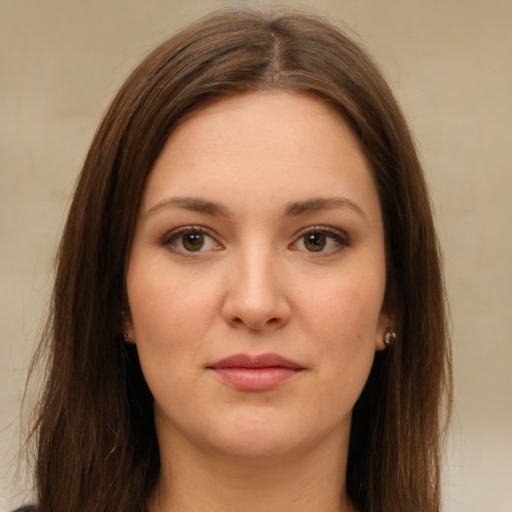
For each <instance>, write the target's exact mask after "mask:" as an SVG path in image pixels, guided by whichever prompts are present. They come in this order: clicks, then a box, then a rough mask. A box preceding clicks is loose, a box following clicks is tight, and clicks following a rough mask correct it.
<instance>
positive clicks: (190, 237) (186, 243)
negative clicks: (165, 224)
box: [163, 228, 219, 253]
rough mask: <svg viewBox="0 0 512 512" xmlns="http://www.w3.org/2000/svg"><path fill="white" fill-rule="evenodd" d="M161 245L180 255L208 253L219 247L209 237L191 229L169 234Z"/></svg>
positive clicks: (202, 232) (198, 230)
mask: <svg viewBox="0 0 512 512" xmlns="http://www.w3.org/2000/svg"><path fill="white" fill-rule="evenodd" d="M163 243H164V245H166V246H169V247H170V248H171V249H172V250H174V251H176V252H181V253H193V252H201V251H209V250H212V249H216V248H218V247H219V244H217V242H216V241H215V240H214V239H213V238H212V237H211V236H210V235H208V234H207V233H205V232H204V231H201V230H200V229H192V228H186V229H183V230H178V231H177V232H174V233H170V235H169V236H168V237H166V239H165V240H164V242H163Z"/></svg>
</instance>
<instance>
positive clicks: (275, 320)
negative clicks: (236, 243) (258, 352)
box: [222, 250, 291, 331]
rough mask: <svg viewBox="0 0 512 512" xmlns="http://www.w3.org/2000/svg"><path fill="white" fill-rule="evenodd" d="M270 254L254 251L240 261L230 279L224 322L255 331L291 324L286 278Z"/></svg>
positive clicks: (234, 266) (232, 269)
mask: <svg viewBox="0 0 512 512" xmlns="http://www.w3.org/2000/svg"><path fill="white" fill-rule="evenodd" d="M269 252H270V251H264V250H253V251H247V252H246V253H245V254H242V255H240V257H238V258H236V260H235V261H234V262H232V263H233V265H232V266H230V269H229V275H228V277H227V279H226V295H225V299H224V303H223V306H222V316H223V317H224V320H225V321H226V322H227V323H228V324H230V325H232V326H234V327H245V328H247V329H249V330H251V331H271V330H277V329H279V328H281V327H283V326H285V325H286V324H287V323H288V322H289V320H290V313H291V310H290V302H289V297H288V296H287V292H286V284H285V280H284V276H283V275H282V273H281V272H280V269H279V265H278V263H277V261H276V257H272V254H269Z"/></svg>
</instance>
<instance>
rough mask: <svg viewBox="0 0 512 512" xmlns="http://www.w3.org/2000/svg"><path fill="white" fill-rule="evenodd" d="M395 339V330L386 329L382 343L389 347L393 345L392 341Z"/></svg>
mask: <svg viewBox="0 0 512 512" xmlns="http://www.w3.org/2000/svg"><path fill="white" fill-rule="evenodd" d="M395 341H396V332H394V331H390V330H389V329H388V331H387V332H386V334H385V336H384V344H385V345H387V346H388V347H390V346H391V345H393V343H395Z"/></svg>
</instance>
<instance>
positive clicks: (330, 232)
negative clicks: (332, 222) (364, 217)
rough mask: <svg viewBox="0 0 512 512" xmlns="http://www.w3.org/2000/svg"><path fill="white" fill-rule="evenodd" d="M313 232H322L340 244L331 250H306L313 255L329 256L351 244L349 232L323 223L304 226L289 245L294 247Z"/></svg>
mask: <svg viewBox="0 0 512 512" xmlns="http://www.w3.org/2000/svg"><path fill="white" fill-rule="evenodd" d="M311 233H322V234H323V235H325V236H327V237H328V238H331V239H332V240H334V241H335V242H336V243H337V244H338V245H339V246H338V247H337V248H336V249H334V250H330V251H318V252H316V253H315V252H314V251H304V252H307V253H309V254H311V255H315V256H327V255H331V254H333V253H334V252H337V251H338V250H340V249H342V248H344V247H348V246H350V245H351V243H350V238H349V236H348V235H347V233H346V232H345V231H343V230H341V229H339V228H333V227H331V226H323V225H317V226H307V227H305V228H302V229H301V230H300V231H299V232H298V233H297V234H296V236H295V238H294V241H293V242H292V243H291V244H290V246H289V247H291V248H294V247H295V246H296V245H297V244H298V243H299V241H300V240H301V239H302V238H303V237H304V236H306V235H308V234H311Z"/></svg>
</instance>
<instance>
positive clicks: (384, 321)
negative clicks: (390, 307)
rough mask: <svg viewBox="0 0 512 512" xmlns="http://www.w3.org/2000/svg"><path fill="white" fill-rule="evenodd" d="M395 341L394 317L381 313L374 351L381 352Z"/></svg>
mask: <svg viewBox="0 0 512 512" xmlns="http://www.w3.org/2000/svg"><path fill="white" fill-rule="evenodd" d="M396 339H397V335H396V331H395V319H394V315H391V314H387V313H384V312H382V313H381V316H380V319H379V327H378V329H377V339H376V340H375V350H378V351H382V350H386V349H387V348H389V347H391V346H392V345H393V344H394V343H395V341H396Z"/></svg>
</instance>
